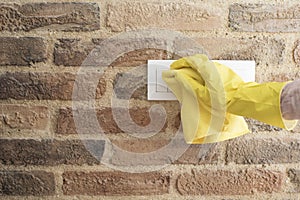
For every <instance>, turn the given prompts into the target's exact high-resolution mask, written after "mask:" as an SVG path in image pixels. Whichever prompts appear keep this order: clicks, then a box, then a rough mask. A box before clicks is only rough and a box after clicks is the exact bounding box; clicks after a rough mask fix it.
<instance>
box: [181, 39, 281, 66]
mask: <svg viewBox="0 0 300 200" xmlns="http://www.w3.org/2000/svg"><path fill="white" fill-rule="evenodd" d="M178 40H180V39H178ZM194 40H195V42H197V43H198V45H197V46H200V47H201V48H202V49H203V50H204V51H205V53H206V54H208V55H209V57H210V59H215V60H255V61H256V65H274V64H281V63H282V61H283V58H284V50H285V47H286V46H285V42H284V41H283V40H281V39H273V38H271V39H270V38H265V37H262V38H258V37H249V38H195V39H194ZM175 42H176V44H177V46H179V47H176V46H175V49H179V48H182V47H180V46H182V45H184V44H181V43H184V42H185V40H184V39H182V42H180V41H175ZM175 58H176V59H177V58H178V57H175Z"/></svg>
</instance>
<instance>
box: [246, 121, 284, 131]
mask: <svg viewBox="0 0 300 200" xmlns="http://www.w3.org/2000/svg"><path fill="white" fill-rule="evenodd" d="M245 120H246V122H247V124H248V128H249V130H250V131H251V133H261V132H278V131H281V130H283V129H282V128H278V127H275V126H271V125H268V124H265V123H263V122H260V121H258V120H254V119H249V118H245Z"/></svg>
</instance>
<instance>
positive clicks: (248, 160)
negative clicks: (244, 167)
mask: <svg viewBox="0 0 300 200" xmlns="http://www.w3.org/2000/svg"><path fill="white" fill-rule="evenodd" d="M226 155H227V157H226V161H227V162H234V163H237V164H273V163H294V162H299V161H300V141H299V140H295V139H291V138H285V139H279V138H266V139H261V138H251V139H245V138H238V139H236V140H233V141H230V142H228V144H227V150H226Z"/></svg>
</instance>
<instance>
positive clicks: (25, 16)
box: [0, 3, 100, 31]
mask: <svg viewBox="0 0 300 200" xmlns="http://www.w3.org/2000/svg"><path fill="white" fill-rule="evenodd" d="M0 10H1V12H0V13H1V14H0V18H1V19H2V20H1V22H0V30H1V31H31V30H34V29H41V30H61V31H91V30H98V29H99V28H100V9H99V7H98V5H97V4H96V3H28V4H23V5H17V4H0Z"/></svg>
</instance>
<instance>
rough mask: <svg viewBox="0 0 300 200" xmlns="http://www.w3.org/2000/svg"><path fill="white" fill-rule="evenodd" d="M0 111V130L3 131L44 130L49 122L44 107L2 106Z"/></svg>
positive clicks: (46, 109)
mask: <svg viewBox="0 0 300 200" xmlns="http://www.w3.org/2000/svg"><path fill="white" fill-rule="evenodd" d="M0 110H1V114H0V129H3V130H6V129H8V130H11V129H32V130H46V128H47V126H48V123H49V120H50V116H49V111H48V108H47V107H45V106H21V105H11V104H6V105H5V104H2V105H0ZM0 132H1V131H0Z"/></svg>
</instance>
